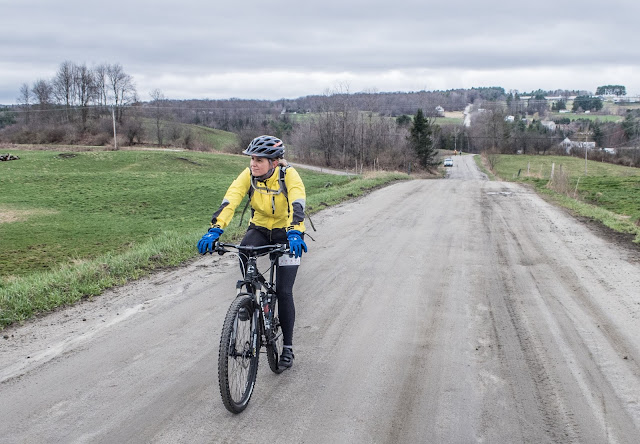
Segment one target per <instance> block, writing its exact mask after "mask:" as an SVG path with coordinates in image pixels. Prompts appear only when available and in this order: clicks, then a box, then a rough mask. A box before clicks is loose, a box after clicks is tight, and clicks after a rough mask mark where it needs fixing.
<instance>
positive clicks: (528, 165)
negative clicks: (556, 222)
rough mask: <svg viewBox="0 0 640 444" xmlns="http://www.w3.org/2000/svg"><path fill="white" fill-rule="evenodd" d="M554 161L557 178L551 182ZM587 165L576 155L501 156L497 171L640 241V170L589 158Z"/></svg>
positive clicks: (497, 163)
mask: <svg viewBox="0 0 640 444" xmlns="http://www.w3.org/2000/svg"><path fill="white" fill-rule="evenodd" d="M553 164H555V169H554V178H555V180H554V181H550V176H551V169H552V165H553ZM586 166H587V170H586V174H585V160H584V159H580V158H576V157H565V156H528V155H527V156H516V155H500V156H499V157H498V159H497V161H496V162H495V172H496V174H497V175H498V176H500V177H502V178H503V179H506V180H511V181H519V182H524V183H529V184H531V185H533V186H534V187H535V188H536V189H537V190H538V191H540V192H542V193H544V194H546V195H549V196H552V197H553V198H554V199H555V200H556V201H557V202H558V203H560V204H562V205H563V206H565V207H568V208H571V209H572V210H574V211H576V212H577V213H578V214H580V215H582V216H586V217H590V218H593V219H596V220H599V221H601V222H602V223H603V224H605V225H606V226H608V227H610V228H612V229H614V230H616V231H620V232H623V233H632V234H635V236H636V237H635V241H634V242H640V169H638V168H631V167H624V166H619V165H612V164H609V163H603V162H596V161H587V163H586ZM518 173H520V174H519V175H518ZM563 177H564V178H566V179H562V178H563ZM559 178H560V179H559ZM561 180H563V181H564V182H563V183H562V186H561V187H559V186H558V182H560V181H561ZM559 188H561V189H562V192H558V189H559Z"/></svg>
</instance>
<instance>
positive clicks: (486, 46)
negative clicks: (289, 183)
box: [0, 0, 640, 103]
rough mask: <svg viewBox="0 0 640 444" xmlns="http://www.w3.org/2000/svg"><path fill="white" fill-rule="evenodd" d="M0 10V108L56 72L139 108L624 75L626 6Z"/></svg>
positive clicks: (491, 0) (634, 13)
mask: <svg viewBox="0 0 640 444" xmlns="http://www.w3.org/2000/svg"><path fill="white" fill-rule="evenodd" d="M221 3H223V4H214V2H202V1H194V0H185V1H182V2H174V1H166V0H160V1H149V0H145V1H128V2H126V1H122V0H113V1H111V2H87V1H86V0H85V1H79V0H66V1H65V2H50V1H48V0H23V1H21V2H13V1H5V0H0V4H1V5H2V6H1V7H2V15H3V17H4V19H5V20H3V22H4V23H5V24H6V26H5V29H4V31H5V35H9V36H11V37H10V41H9V43H8V44H6V43H4V44H3V45H2V46H1V47H0V73H1V74H0V103H13V102H14V101H15V97H16V96H17V95H18V90H19V87H20V85H21V84H22V83H24V82H26V83H29V84H30V83H32V82H33V81H35V80H37V79H40V78H45V79H46V78H50V77H51V76H52V75H53V74H54V73H55V71H56V69H57V68H58V66H59V64H60V63H61V62H63V61H65V60H71V61H73V62H76V63H86V64H87V65H89V66H92V65H95V64H99V63H104V62H106V63H120V64H121V65H122V66H123V67H124V69H125V71H126V72H128V73H130V74H132V75H133V76H134V80H135V82H136V85H137V87H138V90H139V93H140V96H141V97H142V98H143V99H144V98H145V94H146V93H147V92H148V91H150V90H151V89H153V88H160V89H161V90H163V91H164V92H165V95H166V96H168V97H172V98H203V97H209V98H227V97H246V98H254V97H255V98H273V99H276V98H280V97H297V96H301V95H308V94H319V93H322V92H323V91H324V90H326V89H330V88H332V87H334V86H335V84H336V83H337V82H349V83H350V85H351V89H352V90H353V91H357V90H362V89H372V88H375V89H377V90H380V91H388V90H394V91H395V90H417V89H423V88H427V89H450V88H470V87H473V86H489V85H497V86H503V87H505V88H506V89H519V90H521V91H523V90H524V91H526V90H531V89H537V88H545V89H555V88H567V89H569V88H571V89H587V90H595V88H596V87H597V86H598V85H601V84H623V85H625V86H627V90H628V92H629V93H630V94H640V80H639V79H638V78H637V76H634V75H633V74H634V73H637V72H638V68H639V64H640V49H639V48H638V46H637V45H635V41H637V40H638V37H639V34H640V30H638V27H637V25H636V23H634V21H635V20H636V19H637V17H638V13H640V6H638V5H637V4H636V2H630V1H622V0H614V1H611V2H608V3H606V4H603V3H602V2H595V1H593V0H585V1H581V2H567V1H564V2H563V1H549V0H541V1H538V2H503V1H497V0H485V1H483V2H474V3H472V2H467V1H466V0H465V1H459V0H452V1H447V2H428V1H427V2H425V1H418V0H401V1H397V2H388V1H384V2H383V1H380V0H369V1H362V0H356V1H350V2H344V1H336V0H326V1H324V2H322V3H318V4H309V3H304V2H294V1H291V0H272V1H270V2H258V1H255V0H245V1H244V2H242V4H239V3H237V2H221Z"/></svg>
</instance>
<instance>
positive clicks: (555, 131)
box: [0, 62, 640, 170]
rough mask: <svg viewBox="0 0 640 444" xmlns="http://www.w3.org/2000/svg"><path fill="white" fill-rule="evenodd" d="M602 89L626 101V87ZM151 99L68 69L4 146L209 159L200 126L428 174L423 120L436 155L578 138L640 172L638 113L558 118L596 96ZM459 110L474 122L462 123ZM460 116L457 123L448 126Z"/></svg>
mask: <svg viewBox="0 0 640 444" xmlns="http://www.w3.org/2000/svg"><path fill="white" fill-rule="evenodd" d="M598 91H599V92H600V93H601V94H605V93H606V94H616V95H617V96H621V95H624V94H626V90H625V89H624V86H621V85H606V86H602V87H599V89H598ZM149 96H150V97H151V100H149V101H142V100H140V99H139V95H138V91H137V90H136V88H135V85H134V82H133V79H132V77H131V76H130V75H128V74H127V73H126V72H125V70H124V69H123V68H122V66H120V65H118V64H102V65H99V66H97V67H95V68H87V67H86V66H85V65H77V64H74V63H72V62H64V63H62V64H61V65H60V68H59V70H58V72H57V73H56V75H55V76H54V78H53V79H50V80H37V81H35V82H33V83H32V84H29V83H24V84H23V85H22V87H21V89H20V91H19V95H18V105H15V106H7V107H4V108H0V142H5V143H15V144H78V145H95V146H114V147H117V146H122V145H142V144H144V145H154V146H180V147H184V148H187V149H197V150H210V149H211V146H210V145H209V144H207V143H206V141H203V140H200V139H198V138H197V137H195V136H194V133H193V132H192V131H191V130H190V128H191V126H192V125H196V126H199V127H207V128H213V129H217V130H222V131H227V132H230V133H233V134H235V135H236V136H235V138H236V140H237V142H236V143H235V144H232V145H231V146H228V147H227V150H228V151H230V152H240V150H241V149H242V148H243V147H246V145H247V144H248V143H249V141H250V140H251V139H252V138H253V137H255V136H256V135H260V134H273V135H276V136H278V137H280V138H282V139H283V140H284V141H285V143H286V144H287V146H288V147H289V149H288V151H287V155H288V157H290V158H292V159H294V160H297V161H301V162H308V163H313V164H318V165H326V166H332V167H341V168H350V169H353V168H356V169H364V168H387V169H401V170H405V169H408V170H410V169H412V168H416V169H420V163H419V162H418V161H417V159H416V155H415V154H416V153H415V152H414V149H413V148H412V145H411V141H410V139H411V137H410V136H411V131H412V127H413V125H414V116H415V115H416V113H417V112H418V110H421V111H422V115H423V116H424V117H425V118H426V119H427V122H426V124H427V125H428V126H427V132H428V134H429V138H430V140H431V145H432V147H433V148H434V149H436V150H454V149H457V150H463V151H467V152H477V153H480V152H485V151H491V152H500V153H542V154H544V153H548V152H553V153H564V151H563V149H562V148H561V145H560V142H561V141H562V140H564V139H565V138H567V137H569V138H576V137H579V138H580V140H586V139H587V138H588V139H589V140H590V141H593V142H595V144H596V146H597V147H599V148H604V147H616V148H620V150H619V154H617V155H616V156H615V158H607V159H606V160H610V161H618V162H620V163H626V164H633V165H638V164H640V159H638V157H640V156H638V155H637V152H638V139H639V134H638V133H639V131H638V128H639V126H640V125H639V123H638V122H639V119H640V116H639V115H638V110H634V109H623V108H620V110H621V112H622V113H623V114H622V115H621V117H622V118H623V121H621V122H612V121H608V120H602V121H600V120H597V119H596V120H594V119H592V118H589V119H587V118H580V119H573V120H570V119H566V118H558V117H557V116H558V113H560V112H562V110H565V109H566V103H567V101H568V100H569V99H570V98H572V100H573V102H574V103H573V107H574V109H573V110H574V111H579V112H582V113H584V112H586V111H589V112H593V113H596V112H599V111H601V108H602V101H601V100H600V99H599V98H598V97H595V96H593V95H592V94H591V93H590V92H588V91H570V90H556V91H542V90H537V91H532V92H530V93H525V92H517V91H505V90H504V88H501V87H481V88H471V89H454V90H447V91H418V92H356V93H351V92H350V91H349V90H348V87H346V86H341V87H339V88H337V89H336V90H334V91H327V93H326V94H323V95H313V96H306V97H299V98H296V99H280V100H273V101H270V100H248V99H234V98H231V99H227V100H206V99H202V100H196V99H193V100H173V99H169V98H166V97H165V96H164V94H163V93H162V91H160V90H154V91H151V92H150V93H149ZM550 97H553V99H549V98H550ZM463 111H466V112H468V117H467V120H466V122H465V123H463V119H462V112H463ZM453 112H456V116H457V118H449V119H447V118H444V116H445V115H447V113H453ZM553 113H555V114H553ZM554 115H555V116H556V117H553V116H554ZM114 133H115V134H116V137H117V139H116V140H114ZM576 153H577V151H576V150H574V152H573V154H576ZM602 155H603V156H604V154H602Z"/></svg>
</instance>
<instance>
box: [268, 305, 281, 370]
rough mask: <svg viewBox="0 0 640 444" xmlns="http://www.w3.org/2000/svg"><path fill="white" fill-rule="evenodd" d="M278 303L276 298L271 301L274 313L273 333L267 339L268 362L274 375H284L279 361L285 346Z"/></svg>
mask: <svg viewBox="0 0 640 444" xmlns="http://www.w3.org/2000/svg"><path fill="white" fill-rule="evenodd" d="M277 309H278V303H277V298H276V297H274V298H273V300H272V301H271V310H272V312H273V315H274V316H273V321H272V322H271V331H270V332H269V333H268V337H267V361H269V368H270V369H271V371H272V372H274V373H282V372H283V371H284V368H282V367H278V360H279V359H280V355H281V354H282V347H283V345H284V342H283V337H282V328H281V327H280V319H279V318H278V315H277V314H276V313H278V310H277Z"/></svg>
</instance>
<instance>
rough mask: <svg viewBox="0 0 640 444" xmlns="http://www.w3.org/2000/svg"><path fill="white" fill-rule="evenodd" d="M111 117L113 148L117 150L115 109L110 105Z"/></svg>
mask: <svg viewBox="0 0 640 444" xmlns="http://www.w3.org/2000/svg"><path fill="white" fill-rule="evenodd" d="M111 117H112V119H113V149H114V150H115V151H118V138H117V136H116V110H115V107H111Z"/></svg>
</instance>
